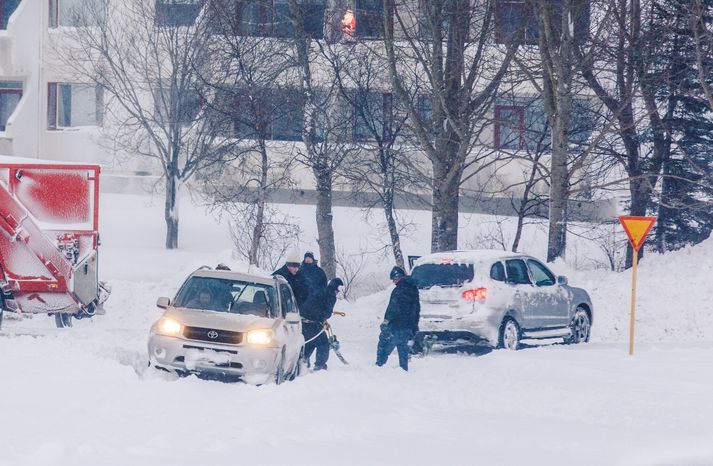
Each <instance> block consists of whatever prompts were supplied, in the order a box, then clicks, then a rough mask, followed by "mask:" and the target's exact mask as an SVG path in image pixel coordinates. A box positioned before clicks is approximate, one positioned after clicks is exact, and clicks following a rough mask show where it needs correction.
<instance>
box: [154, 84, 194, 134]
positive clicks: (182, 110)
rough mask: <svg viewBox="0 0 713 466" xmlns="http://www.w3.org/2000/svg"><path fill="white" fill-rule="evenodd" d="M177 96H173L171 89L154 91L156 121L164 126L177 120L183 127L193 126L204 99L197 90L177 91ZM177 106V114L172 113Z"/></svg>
mask: <svg viewBox="0 0 713 466" xmlns="http://www.w3.org/2000/svg"><path fill="white" fill-rule="evenodd" d="M175 92H176V95H174V96H172V95H171V90H170V89H169V88H164V89H161V88H156V89H154V112H155V114H156V120H157V121H159V122H161V123H162V124H170V123H171V122H172V121H171V120H172V119H174V118H175V119H176V120H177V121H178V123H180V124H181V125H183V126H189V125H191V124H192V123H193V122H194V121H195V119H196V116H198V112H200V110H201V107H202V106H203V99H202V97H201V95H200V93H199V92H198V91H197V90H195V89H188V90H184V91H181V92H178V91H175ZM174 105H175V106H176V107H177V108H178V110H177V111H176V114H172V113H171V108H173V106H174Z"/></svg>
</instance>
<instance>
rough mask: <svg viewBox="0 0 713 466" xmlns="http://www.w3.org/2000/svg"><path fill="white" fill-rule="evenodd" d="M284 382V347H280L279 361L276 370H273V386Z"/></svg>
mask: <svg viewBox="0 0 713 466" xmlns="http://www.w3.org/2000/svg"><path fill="white" fill-rule="evenodd" d="M284 381H285V347H284V346H283V347H282V352H281V353H280V360H279V361H278V362H277V369H275V384H276V385H280V384H281V383H282V382H284Z"/></svg>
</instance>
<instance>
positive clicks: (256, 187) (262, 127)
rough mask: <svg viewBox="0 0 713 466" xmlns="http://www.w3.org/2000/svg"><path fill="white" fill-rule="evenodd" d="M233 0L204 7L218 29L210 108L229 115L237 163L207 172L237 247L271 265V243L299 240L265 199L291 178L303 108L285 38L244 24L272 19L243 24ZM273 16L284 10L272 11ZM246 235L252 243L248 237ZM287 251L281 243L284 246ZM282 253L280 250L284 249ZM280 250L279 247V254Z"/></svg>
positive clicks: (227, 130)
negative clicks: (291, 77)
mask: <svg viewBox="0 0 713 466" xmlns="http://www.w3.org/2000/svg"><path fill="white" fill-rule="evenodd" d="M238 7H239V5H238V4H237V3H235V2H211V3H209V4H208V6H207V12H206V14H207V15H209V17H211V18H212V25H213V27H214V28H215V29H216V31H215V32H216V34H215V36H214V38H215V39H214V40H212V41H211V42H210V46H209V51H210V56H211V57H212V60H211V66H210V67H208V68H207V69H206V70H205V72H206V74H205V75H203V76H202V78H203V80H204V81H205V84H206V87H207V88H208V89H210V90H211V92H212V93H213V94H214V98H213V99H212V100H211V102H212V104H211V105H210V108H211V111H212V112H214V114H215V115H216V117H217V118H222V119H223V120H224V121H225V125H224V134H225V137H227V138H231V139H233V140H235V141H236V143H237V144H236V152H237V153H240V154H242V157H241V158H240V163H238V164H234V165H233V166H230V167H221V169H222V173H212V172H211V173H207V174H206V175H207V176H205V177H203V180H204V182H205V183H204V187H205V189H206V193H207V194H208V196H209V198H210V199H211V201H212V203H213V204H214V206H215V207H217V208H219V209H222V210H224V212H225V213H227V214H228V215H229V216H230V217H231V218H232V219H233V220H232V225H233V228H232V231H233V232H236V233H239V234H235V235H234V240H235V244H236V248H237V251H238V253H240V254H241V255H243V256H244V257H245V259H247V260H248V262H249V263H250V264H255V265H260V266H262V267H268V266H271V264H272V262H273V260H272V259H273V256H275V254H268V252H267V251H268V249H269V248H275V249H276V250H278V252H279V250H281V249H284V248H282V247H281V246H280V245H282V244H286V243H289V242H290V241H291V242H292V243H293V244H292V247H294V244H295V243H296V242H298V238H297V233H298V232H299V228H297V227H296V226H295V225H294V224H292V223H291V222H290V220H289V219H288V218H287V217H286V216H283V215H281V214H280V213H279V211H277V210H276V209H273V208H270V207H269V206H268V200H269V196H270V194H271V193H273V192H274V191H275V190H277V189H280V188H284V187H287V186H289V185H290V182H291V180H290V172H291V169H292V168H293V162H294V153H295V148H294V140H296V139H299V138H300V137H301V129H302V128H301V122H302V110H301V108H300V107H299V104H300V103H299V99H298V98H296V96H295V92H294V91H293V88H290V82H289V76H288V74H289V70H290V69H291V67H292V66H293V61H292V58H291V56H290V54H289V53H288V52H287V51H286V49H285V47H284V44H283V43H281V42H280V41H277V40H275V39H274V38H270V37H261V36H259V35H255V34H254V32H259V29H258V31H252V30H250V29H247V30H245V29H246V28H253V29H254V28H259V27H262V28H263V29H264V28H273V27H275V25H274V23H273V22H267V21H266V22H265V23H262V24H258V25H252V24H246V23H245V22H244V21H243V18H242V17H241V16H240V15H238V14H236V8H238ZM270 13H273V14H271V15H270V17H271V18H279V17H277V16H276V15H274V12H270ZM246 239H249V246H248V245H247V244H248V243H246ZM282 252H284V251H282ZM280 254H281V253H280ZM277 257H278V258H279V257H280V255H279V254H278V255H277Z"/></svg>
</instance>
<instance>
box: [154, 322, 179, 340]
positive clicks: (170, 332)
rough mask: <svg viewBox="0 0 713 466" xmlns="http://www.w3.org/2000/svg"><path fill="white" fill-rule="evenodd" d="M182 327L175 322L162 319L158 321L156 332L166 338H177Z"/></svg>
mask: <svg viewBox="0 0 713 466" xmlns="http://www.w3.org/2000/svg"><path fill="white" fill-rule="evenodd" d="M182 328H183V326H182V325H181V323H180V322H178V321H177V320H173V319H169V318H167V317H164V318H163V319H161V320H159V321H158V327H157V332H158V333H159V334H160V335H165V336H167V337H177V336H179V335H180V334H181V329H182Z"/></svg>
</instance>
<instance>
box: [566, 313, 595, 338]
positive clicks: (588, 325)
mask: <svg viewBox="0 0 713 466" xmlns="http://www.w3.org/2000/svg"><path fill="white" fill-rule="evenodd" d="M569 329H570V331H571V332H572V335H570V336H569V337H567V338H565V339H564V342H565V343H566V344H568V345H576V344H577V343H586V342H588V341H589V334H590V333H591V330H592V321H591V320H590V319H589V314H588V313H587V311H585V310H584V308H582V307H578V308H577V310H576V311H574V316H572V322H570V324H569Z"/></svg>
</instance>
